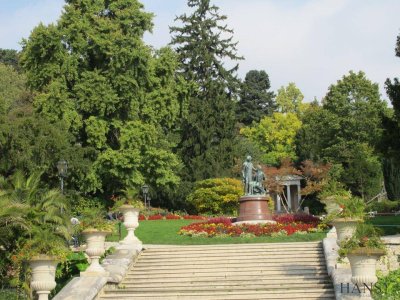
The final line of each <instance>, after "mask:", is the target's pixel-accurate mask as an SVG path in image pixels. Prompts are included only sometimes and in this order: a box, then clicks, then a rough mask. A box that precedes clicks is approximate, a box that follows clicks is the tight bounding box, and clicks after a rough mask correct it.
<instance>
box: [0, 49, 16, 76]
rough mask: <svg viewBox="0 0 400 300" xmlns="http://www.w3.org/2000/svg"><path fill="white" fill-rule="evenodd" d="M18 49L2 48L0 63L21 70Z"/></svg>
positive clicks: (0, 50)
mask: <svg viewBox="0 0 400 300" xmlns="http://www.w3.org/2000/svg"><path fill="white" fill-rule="evenodd" d="M18 55H19V53H18V51H17V50H14V49H0V64H5V65H8V66H11V67H13V68H14V69H15V70H17V71H18V70H19V66H18Z"/></svg>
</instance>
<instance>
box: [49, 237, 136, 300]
mask: <svg viewBox="0 0 400 300" xmlns="http://www.w3.org/2000/svg"><path fill="white" fill-rule="evenodd" d="M110 244H111V245H110ZM110 244H109V246H114V245H113V243H110ZM138 254H139V251H137V250H134V249H121V248H119V247H117V248H116V251H115V252H114V253H112V254H110V255H108V256H107V257H106V258H105V259H104V260H103V262H102V263H101V265H102V267H103V268H104V269H105V270H106V271H107V273H108V276H101V275H93V276H81V277H75V278H73V279H72V280H71V281H70V282H69V283H68V284H67V285H66V286H64V288H63V289H62V290H61V291H60V292H59V293H58V294H57V295H56V296H55V297H54V298H53V299H54V300H76V299H79V300H93V299H95V297H96V296H97V295H98V294H99V292H100V291H101V290H102V289H103V288H104V286H105V285H106V284H107V283H114V284H118V283H120V282H121V281H122V280H123V279H124V277H125V275H126V273H127V272H128V270H129V268H130V267H131V265H132V264H133V262H134V261H135V259H136V258H137V256H138Z"/></svg>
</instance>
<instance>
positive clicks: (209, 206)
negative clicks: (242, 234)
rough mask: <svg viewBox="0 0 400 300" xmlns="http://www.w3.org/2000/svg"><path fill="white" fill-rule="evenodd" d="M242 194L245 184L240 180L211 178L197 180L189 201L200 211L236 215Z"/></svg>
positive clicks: (188, 198)
mask: <svg viewBox="0 0 400 300" xmlns="http://www.w3.org/2000/svg"><path fill="white" fill-rule="evenodd" d="M242 194H243V185H242V182H241V181H240V180H238V179H234V178H211V179H206V180H201V181H197V182H196V184H195V188H194V191H193V192H192V193H191V194H189V196H188V197H187V201H188V202H189V203H191V204H192V205H193V206H194V207H195V209H196V210H197V212H198V213H202V214H229V215H234V214H236V213H237V208H238V205H239V197H240V196H241V195H242Z"/></svg>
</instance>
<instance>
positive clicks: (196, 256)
mask: <svg viewBox="0 0 400 300" xmlns="http://www.w3.org/2000/svg"><path fill="white" fill-rule="evenodd" d="M139 257H140V261H141V262H142V261H145V262H152V261H172V260H173V261H180V260H185V259H196V260H198V259H203V260H204V259H208V260H212V259H243V260H248V259H254V258H264V257H265V258H273V259H287V258H293V257H297V258H299V259H301V258H307V257H317V258H324V254H323V253H322V251H321V252H315V251H313V252H306V253H254V252H249V253H234V254H229V253H199V254H181V255H165V256H158V255H143V254H142V255H140V256H139Z"/></svg>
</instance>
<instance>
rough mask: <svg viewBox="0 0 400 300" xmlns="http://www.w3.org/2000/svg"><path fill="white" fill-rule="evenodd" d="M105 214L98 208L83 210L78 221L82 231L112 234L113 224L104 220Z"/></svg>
mask: <svg viewBox="0 0 400 300" xmlns="http://www.w3.org/2000/svg"><path fill="white" fill-rule="evenodd" d="M105 216H106V212H105V210H104V209H102V208H101V207H99V206H95V207H87V208H85V209H83V211H82V216H81V219H80V224H79V225H80V227H81V229H82V230H93V229H94V230H101V231H109V232H112V231H113V230H114V224H113V223H112V222H110V221H108V220H107V219H105Z"/></svg>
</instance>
